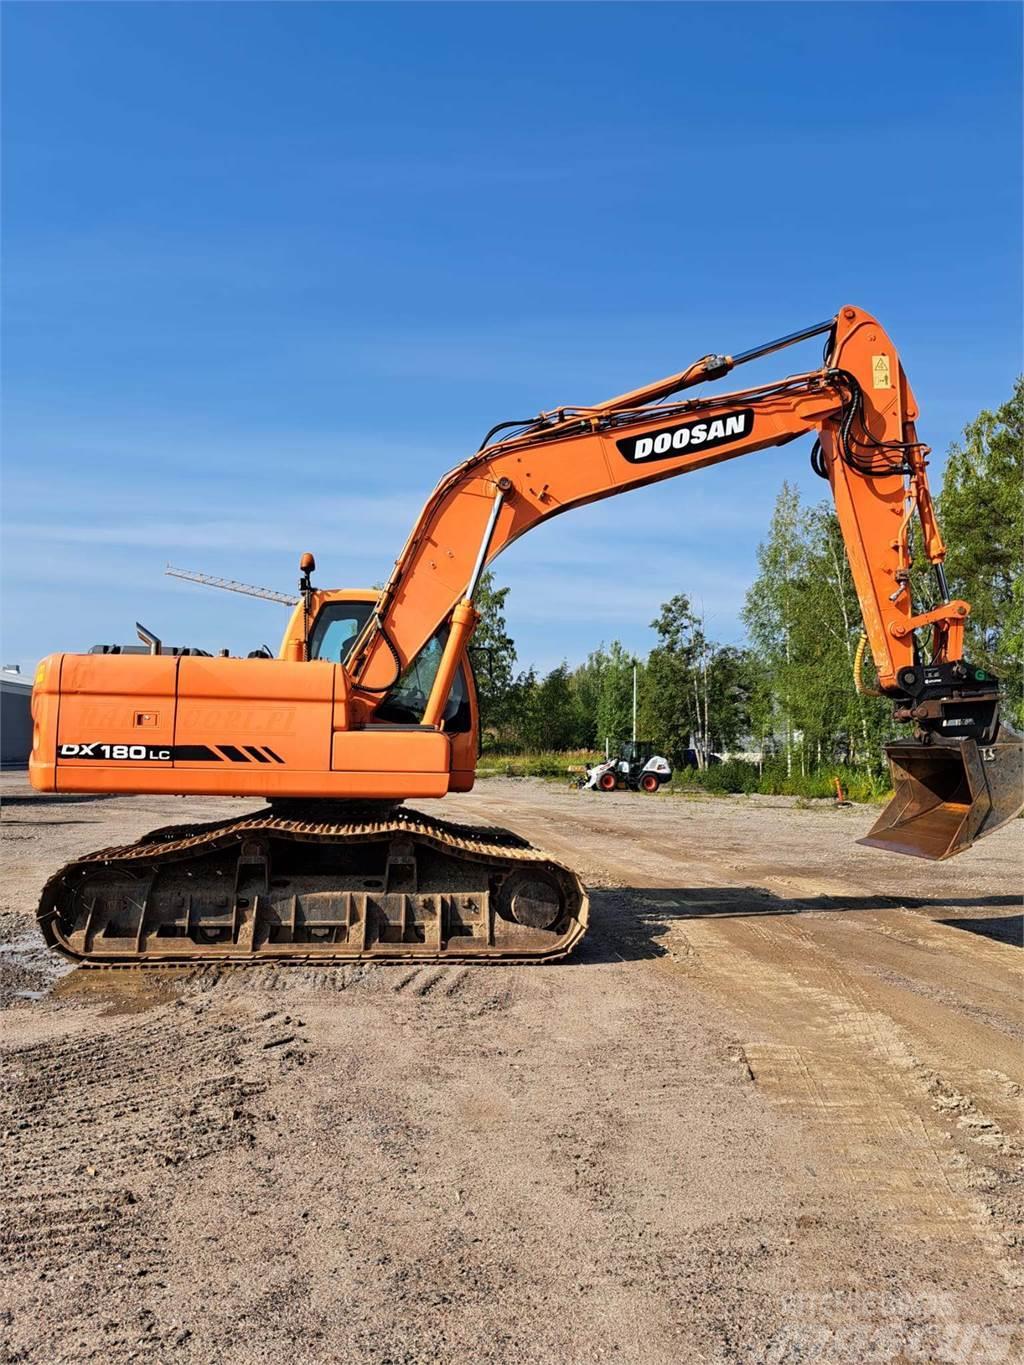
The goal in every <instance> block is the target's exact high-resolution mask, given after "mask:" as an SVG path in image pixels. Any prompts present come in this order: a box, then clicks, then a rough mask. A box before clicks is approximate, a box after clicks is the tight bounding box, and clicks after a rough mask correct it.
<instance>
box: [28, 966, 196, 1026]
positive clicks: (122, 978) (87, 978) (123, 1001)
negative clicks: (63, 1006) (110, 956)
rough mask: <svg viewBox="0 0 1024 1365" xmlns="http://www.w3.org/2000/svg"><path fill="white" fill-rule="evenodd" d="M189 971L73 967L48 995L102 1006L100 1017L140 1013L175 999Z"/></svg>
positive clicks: (83, 1003) (106, 1017)
mask: <svg viewBox="0 0 1024 1365" xmlns="http://www.w3.org/2000/svg"><path fill="white" fill-rule="evenodd" d="M190 974H191V973H190V971H189V969H188V968H187V967H186V968H182V969H181V970H180V971H175V970H174V969H173V968H172V969H168V970H166V971H159V972H157V971H153V970H152V969H149V968H146V969H141V968H121V969H118V970H114V971H105V970H104V969H103V968H102V967H76V968H74V970H72V971H71V972H69V973H68V975H67V976H63V977H61V979H60V980H59V981H58V982H57V983H56V985H55V986H54V987H53V989H52V990H51V992H50V996H51V998H52V999H54V1000H65V1001H73V1002H74V1003H75V1004H79V1005H104V1006H106V1008H105V1009H104V1010H103V1012H102V1014H101V1015H100V1018H102V1019H109V1018H111V1017H112V1016H114V1015H118V1014H142V1013H144V1012H145V1011H146V1010H151V1009H156V1008H157V1007H158V1006H159V1005H168V1004H170V1003H171V1001H172V1000H176V999H177V998H178V986H179V983H180V982H181V981H182V980H183V979H184V978H185V977H187V976H189V975H190Z"/></svg>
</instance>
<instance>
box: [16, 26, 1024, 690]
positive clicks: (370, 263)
mask: <svg viewBox="0 0 1024 1365" xmlns="http://www.w3.org/2000/svg"><path fill="white" fill-rule="evenodd" d="M3 59H4V83H5V97H4V139H5V148H4V153H5V155H4V223H3V226H4V243H3V245H4V266H5V271H4V274H5V281H6V283H5V293H4V399H5V402H4V408H5V412H4V489H3V492H4V498H3V515H4V538H3V551H4V584H3V620H4V639H3V645H2V649H3V662H5V663H7V662H20V663H21V665H22V667H23V669H27V668H30V667H31V666H32V665H33V663H34V661H35V660H36V659H37V658H39V657H40V656H41V655H43V654H46V653H49V652H50V651H52V650H58V649H71V650H75V649H83V648H88V647H89V646H90V645H92V644H93V643H95V642H97V641H100V640H130V639H131V638H132V637H133V623H134V621H135V620H136V619H139V620H142V621H144V622H145V623H146V624H148V625H149V626H151V627H152V628H153V629H155V630H156V631H157V633H158V634H160V635H161V636H162V637H163V638H164V639H165V640H168V641H170V642H172V643H189V644H196V645H201V646H203V647H205V648H209V649H216V648H218V647H221V646H230V647H231V648H232V650H234V651H238V650H247V649H249V648H251V647H253V646H255V645H256V644H259V643H261V642H263V641H266V642H268V643H269V644H270V645H271V646H272V647H273V648H274V649H276V647H277V643H278V639H279V636H280V632H281V628H282V626H283V621H284V614H285V612H284V608H280V607H277V606H274V605H271V604H265V603H260V602H251V601H248V600H246V599H243V598H238V597H233V596H228V595H226V594H222V593H215V592H212V591H210V590H206V589H202V588H197V587H192V586H189V585H185V584H181V583H177V582H175V581H173V580H171V579H167V578H165V577H163V568H164V565H165V563H166V562H168V561H170V562H172V563H177V564H183V565H185V566H186V567H191V568H198V569H202V570H205V571H207V572H210V573H217V574H223V575H226V576H230V577H233V578H240V579H245V580H248V581H252V582H257V583H266V584H269V585H272V586H276V587H279V588H285V589H290V588H291V587H292V586H293V583H294V580H295V577H296V569H295V565H296V562H297V559H298V555H299V553H300V552H301V551H303V550H306V549H312V550H313V551H314V552H315V553H316V556H317V559H318V562H319V565H320V573H319V575H318V578H319V581H320V582H321V583H323V584H325V585H332V586H345V585H353V586H355V585H361V584H365V583H370V582H373V581H376V580H379V579H382V578H383V577H385V576H386V574H387V571H388V569H389V568H390V565H391V562H392V560H393V559H394V557H395V555H396V554H397V553H398V551H399V549H400V548H401V544H402V541H403V540H404V537H405V534H406V532H407V531H408V528H409V526H410V524H411V522H412V520H413V518H414V516H415V514H416V511H417V510H418V508H419V506H420V503H421V502H422V499H423V498H424V496H425V495H426V494H427V493H428V492H429V490H430V489H431V488H432V487H433V485H434V483H435V482H436V479H437V477H438V476H439V475H440V473H441V472H442V471H443V470H445V469H447V468H448V467H450V466H451V465H452V464H455V463H457V462H458V460H459V459H461V458H462V457H463V456H464V455H465V454H467V453H468V452H470V451H471V450H473V449H475V447H476V445H477V443H478V442H479V439H480V437H481V435H482V433H483V432H484V431H485V430H486V429H487V428H488V427H489V426H490V425H491V424H492V423H493V422H495V421H498V420H501V419H503V418H506V417H520V416H523V415H527V414H530V413H532V412H535V411H537V410H538V409H540V408H543V407H551V406H554V405H556V404H558V403H572V402H576V403H586V402H591V401H596V400H599V399H601V398H604V397H607V396H609V395H610V394H612V393H616V392H619V391H621V390H623V389H626V388H631V387H633V386H635V385H637V384H639V383H642V382H644V381H646V380H649V379H653V378H656V377H658V376H660V375H662V374H666V373H670V372H672V371H674V370H677V369H680V368H681V367H682V366H683V365H685V364H686V363H687V362H689V361H690V360H692V359H694V358H695V357H696V356H698V355H702V354H704V353H705V352H707V351H709V350H722V351H737V350H741V349H744V348H745V347H747V346H750V345H753V344H754V343H755V342H758V341H761V340H764V339H767V338H770V337H773V336H776V335H779V334H781V333H784V332H787V331H790V330H792V329H794V328H796V327H798V326H800V325H802V324H804V323H807V322H812V321H817V320H818V319H820V318H823V317H826V316H828V315H830V314H831V313H833V312H834V311H835V310H836V309H837V308H838V307H839V306H840V305H841V304H843V303H856V304H858V305H860V306H862V307H865V308H868V309H869V310H871V311H874V312H875V313H876V314H877V315H878V316H879V318H880V319H881V320H882V321H883V323H884V324H885V325H886V326H887V327H888V329H889V330H890V332H891V333H892V334H893V336H894V338H895V340H896V342H897V344H898V345H899V346H900V349H901V351H902V353H903V356H904V360H905V363H906V365H907V368H908V371H909V373H910V376H911V380H912V382H913V384H914V387H915V390H916V392H917V396H918V399H919V401H920V403H921V407H922V421H921V424H920V426H921V431H922V434H923V436H924V438H925V439H926V440H928V441H929V442H930V443H931V444H932V445H933V446H934V447H935V450H936V456H937V458H936V461H935V464H934V466H933V473H934V474H935V476H936V478H938V477H939V475H940V471H941V463H942V461H941V454H942V452H944V451H945V449H946V447H947V446H948V444H949V442H950V441H951V440H952V439H954V438H955V436H956V435H957V433H958V432H959V430H960V429H961V428H962V426H963V425H964V423H965V422H967V421H969V420H970V419H971V418H972V417H973V416H974V415H975V414H976V413H977V411H978V410H979V409H980V408H982V407H985V406H994V405H997V404H998V403H999V402H1000V401H1001V400H1002V399H1003V398H1004V397H1005V396H1006V395H1007V394H1008V393H1009V390H1010V386H1011V384H1012V382H1013V379H1014V376H1015V375H1016V374H1017V373H1018V372H1019V370H1020V369H1021V363H1022V362H1021V316H1020V313H1021V304H1020V300H1021V283H1022V282H1021V226H1020V225H1021V173H1020V166H1021V132H1020V129H1021V96H1020V69H1021V10H1020V8H1019V7H1018V6H1015V5H1002V4H974V3H971V4H935V5H932V4H902V5H887V4H854V5H846V4H822V5H811V4H797V5H792V6H790V5H780V4H763V5H761V4H754V5H744V4H720V5H700V4H688V5H669V4H659V5H644V4H631V5H615V4H608V5H596V6H593V5H588V4H568V5H554V4H547V5H543V6H541V5H509V6H506V5H501V4H478V5H468V4H459V5H451V6H449V5H431V4H414V5H401V4H394V5H392V4H379V5H290V4H279V5H275V4H265V5H249V4H221V5H214V4H206V5H173V4H172V5H166V4H145V5H143V4H136V5H122V4H115V5H104V4H89V5H63V4H46V5H38V4H8V5H5V6H4V52H3ZM819 353H820V348H819V345H818V343H817V342H812V343H810V344H809V346H808V347H807V348H806V349H804V350H803V352H800V353H798V352H791V353H788V354H787V355H786V356H784V357H781V358H780V357H773V358H772V359H771V360H769V361H767V362H764V363H763V364H762V365H761V366H760V367H759V368H757V369H756V370H755V369H754V368H753V367H750V368H748V370H747V371H744V372H743V374H744V379H746V377H747V376H749V378H750V380H751V382H754V381H756V380H758V379H760V378H771V377H777V376H778V375H780V374H781V373H783V372H789V371H790V370H791V369H796V368H802V367H804V366H807V367H811V366H813V365H814V364H816V363H817V360H818V356H819ZM807 455H808V450H807V449H806V448H805V443H800V444H795V445H790V446H787V447H785V448H783V449H781V450H778V451H771V452H765V453H762V454H759V455H755V456H749V457H747V458H746V459H744V460H740V461H738V462H736V463H735V464H729V465H725V466H722V467H719V468H718V469H715V470H708V471H705V472H704V473H698V474H694V475H690V476H689V477H687V478H683V479H679V480H676V481H673V482H671V483H668V484H662V485H659V486H658V487H656V488H653V489H648V490H643V491H641V492H636V493H632V494H629V495H626V496H623V497H620V498H617V499H613V500H612V501H609V502H605V503H602V504H599V505H597V506H595V507H591V508H587V509H584V510H581V511H578V512H573V513H570V514H569V515H568V516H566V517H564V518H558V519H556V520H555V521H554V522H552V523H550V524H548V525H547V526H544V527H541V528H539V529H538V530H536V531H535V532H533V533H532V534H531V535H530V536H527V537H526V538H525V539H524V540H522V541H521V542H519V543H518V544H517V545H516V546H514V547H513V548H512V549H511V550H510V551H509V552H508V553H507V554H506V555H505V556H503V557H502V559H501V560H500V561H499V562H498V565H497V569H498V575H499V579H500V580H502V581H504V582H506V583H508V584H510V585H511V588H512V592H511V596H510V599H509V622H510V625H511V628H512V631H513V634H514V636H515V638H516V640H517V643H518V645H519V651H520V658H521V662H522V663H523V664H526V663H529V662H533V663H535V664H537V665H539V666H541V667H550V666H552V665H553V664H555V663H557V662H558V661H559V660H560V659H561V658H563V657H568V658H569V659H570V661H575V660H577V659H579V658H581V657H583V656H584V655H585V654H586V652H587V651H588V650H589V649H591V648H592V647H594V646H595V645H596V644H598V643H599V642H601V641H602V640H604V641H609V640H611V639H613V638H619V639H621V640H623V641H624V642H625V643H626V644H627V646H629V647H630V648H633V649H637V650H646V649H647V648H648V647H649V646H650V644H651V643H652V639H651V633H650V631H649V629H648V623H649V621H650V620H651V619H652V617H653V616H654V615H655V614H656V612H657V609H658V606H659V604H660V603H661V602H662V601H663V600H664V599H665V598H667V597H668V596H670V595H671V594H672V593H674V592H678V591H686V592H688V593H690V595H691V596H692V598H693V599H694V600H695V601H698V602H703V604H704V607H705V610H706V613H707V618H708V626H709V630H710V631H711V632H712V633H713V634H715V635H717V636H718V638H720V639H724V640H735V639H738V638H739V637H740V635H741V627H740V624H739V620H738V613H739V610H740V608H741V606H742V602H743V597H744V594H745V591H746V589H747V587H748V586H749V584H750V582H751V580H752V578H753V576H754V573H755V554H756V547H757V544H758V541H759V540H760V539H762V538H763V536H764V535H765V532H766V530H767V526H768V521H769V518H770V515H771V508H772V503H773V500H774V497H775V495H776V493H777V491H778V488H779V486H780V484H781V483H782V481H783V479H790V480H795V481H796V482H798V483H799V485H800V486H801V488H802V489H804V490H806V492H807V494H808V495H810V496H812V497H814V498H818V497H820V496H821V494H822V491H823V487H824V486H823V485H822V484H821V483H820V481H818V480H817V479H815V478H814V476H813V475H812V474H811V472H810V470H809V467H808V463H807Z"/></svg>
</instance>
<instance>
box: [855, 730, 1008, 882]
mask: <svg viewBox="0 0 1024 1365" xmlns="http://www.w3.org/2000/svg"><path fill="white" fill-rule="evenodd" d="M885 753H886V757H887V758H888V760H889V767H890V770H891V772H892V785H893V789H894V795H893V798H892V800H891V801H890V802H889V804H888V805H887V806H886V808H885V810H884V811H883V812H882V814H881V815H880V816H879V817H878V819H877V820H876V821H875V823H874V825H872V827H871V829H870V831H869V832H868V834H867V836H866V838H864V839H859V840H858V841H857V842H858V843H861V844H867V846H868V847H869V848H882V849H886V850H887V851H888V852H890V853H907V854H909V855H910V856H911V857H914V858H929V859H931V860H933V861H939V860H941V859H944V858H954V857H956V855H957V854H958V853H963V852H964V851H965V850H966V849H968V848H970V847H971V846H972V845H973V844H976V843H977V842H978V840H979V839H985V838H987V837H988V836H989V835H990V834H992V833H994V831H995V830H997V829H999V828H1000V826H1001V825H1005V824H1006V823H1007V821H1009V820H1013V819H1014V818H1015V817H1016V816H1018V815H1019V814H1020V813H1021V811H1022V810H1024V739H1022V737H1021V736H1020V735H1018V734H1017V733H1016V732H1015V731H1014V730H1011V729H1010V727H1009V726H1008V725H1001V726H1000V728H999V731H998V733H997V735H996V737H995V740H994V742H993V743H992V744H979V743H978V741H977V740H974V739H956V740H937V741H934V742H932V743H930V744H922V743H921V742H919V741H906V742H902V743H897V744H888V745H886V749H885Z"/></svg>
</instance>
